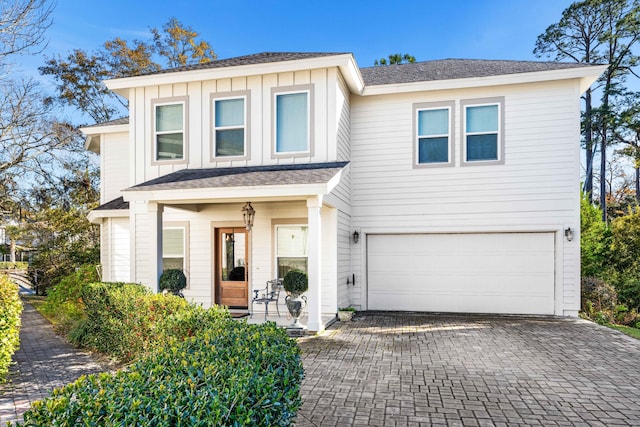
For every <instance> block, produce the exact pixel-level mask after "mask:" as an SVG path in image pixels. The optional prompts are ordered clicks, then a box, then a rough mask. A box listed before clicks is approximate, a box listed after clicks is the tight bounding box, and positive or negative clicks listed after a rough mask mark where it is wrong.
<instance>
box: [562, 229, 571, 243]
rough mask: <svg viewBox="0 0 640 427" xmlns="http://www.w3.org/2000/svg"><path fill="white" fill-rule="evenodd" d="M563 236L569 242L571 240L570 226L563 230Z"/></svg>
mask: <svg viewBox="0 0 640 427" xmlns="http://www.w3.org/2000/svg"><path fill="white" fill-rule="evenodd" d="M564 237H566V238H567V240H568V241H569V242H570V241H572V240H573V230H572V229H571V227H567V228H566V229H565V230H564Z"/></svg>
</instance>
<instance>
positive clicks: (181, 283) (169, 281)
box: [160, 268, 187, 298]
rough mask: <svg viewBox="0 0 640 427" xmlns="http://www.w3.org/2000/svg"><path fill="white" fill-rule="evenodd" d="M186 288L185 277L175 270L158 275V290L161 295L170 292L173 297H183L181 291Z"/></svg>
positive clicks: (178, 270) (180, 271) (181, 272)
mask: <svg viewBox="0 0 640 427" xmlns="http://www.w3.org/2000/svg"><path fill="white" fill-rule="evenodd" d="M186 287H187V276H185V275H184V273H183V271H182V270H180V269H177V268H171V269H168V270H165V271H163V272H162V274H161V275H160V290H161V291H162V293H165V294H166V293H169V292H171V293H172V294H173V295H177V296H179V297H183V298H184V295H183V294H182V290H183V289H184V288H186Z"/></svg>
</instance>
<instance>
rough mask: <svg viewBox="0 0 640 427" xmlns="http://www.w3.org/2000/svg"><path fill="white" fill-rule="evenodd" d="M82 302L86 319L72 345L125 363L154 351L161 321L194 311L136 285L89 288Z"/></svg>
mask: <svg viewBox="0 0 640 427" xmlns="http://www.w3.org/2000/svg"><path fill="white" fill-rule="evenodd" d="M82 301H83V303H84V305H85V310H84V311H85V318H84V319H83V320H81V321H80V322H79V323H78V324H77V325H76V327H75V328H74V329H73V330H72V331H71V332H70V334H69V338H70V340H71V342H72V343H74V344H76V345H79V346H82V347H87V348H91V349H94V350H98V351H101V352H103V353H107V354H109V355H111V356H113V357H115V358H117V359H119V360H121V361H125V362H127V361H131V360H134V359H136V358H137V357H139V356H140V355H143V354H146V353H148V352H149V351H150V350H151V349H152V347H153V346H154V345H155V343H156V342H157V341H158V337H157V333H156V329H157V328H158V323H159V322H160V321H162V320H165V319H171V316H172V315H175V314H177V313H181V312H185V311H188V310H192V309H193V308H192V307H193V306H190V305H189V303H188V302H187V301H185V300H184V299H183V298H178V297H175V296H173V295H162V294H153V293H151V291H149V290H148V289H147V288H146V287H144V286H142V285H138V284H133V283H91V284H88V285H86V286H84V287H83V289H82ZM183 315H184V313H183Z"/></svg>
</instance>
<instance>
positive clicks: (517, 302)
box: [367, 233, 555, 314]
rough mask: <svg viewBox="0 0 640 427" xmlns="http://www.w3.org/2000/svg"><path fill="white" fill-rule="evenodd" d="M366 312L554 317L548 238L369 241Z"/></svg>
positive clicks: (445, 237) (455, 236) (423, 237)
mask: <svg viewBox="0 0 640 427" xmlns="http://www.w3.org/2000/svg"><path fill="white" fill-rule="evenodd" d="M367 266H368V277H367V280H368V288H367V290H368V308H369V310H400V311H435V312H459V313H513V314H553V313H554V270H555V266H554V235H553V233H500V234H403V235H369V236H368V237H367Z"/></svg>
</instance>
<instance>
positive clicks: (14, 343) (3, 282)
mask: <svg viewBox="0 0 640 427" xmlns="http://www.w3.org/2000/svg"><path fill="white" fill-rule="evenodd" d="M21 313H22V301H20V295H19V294H18V286H17V285H16V284H15V283H13V282H12V281H10V280H9V278H8V277H7V276H4V275H0V382H4V380H5V379H6V376H7V373H8V372H9V365H11V357H12V356H13V353H14V352H15V351H16V350H17V349H18V346H19V344H20V335H19V334H20V314H21Z"/></svg>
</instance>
